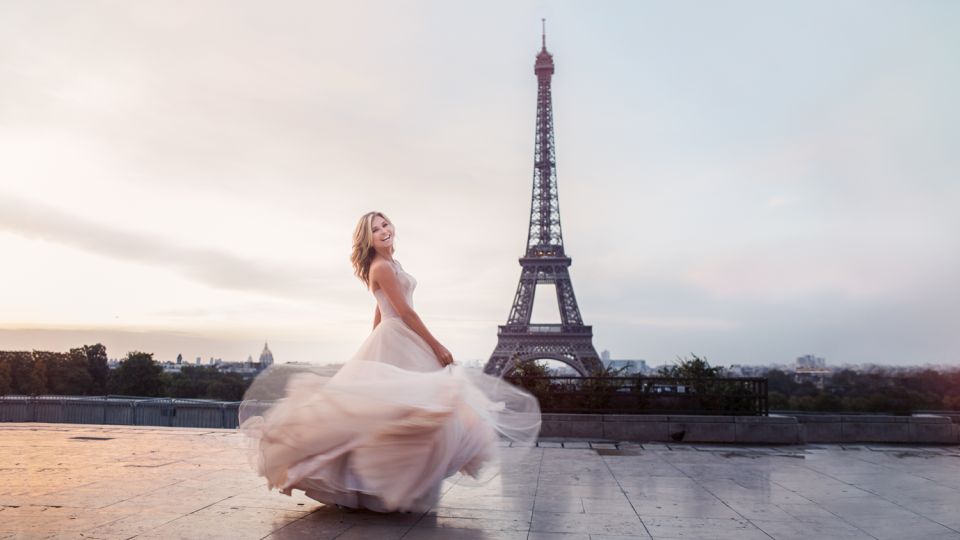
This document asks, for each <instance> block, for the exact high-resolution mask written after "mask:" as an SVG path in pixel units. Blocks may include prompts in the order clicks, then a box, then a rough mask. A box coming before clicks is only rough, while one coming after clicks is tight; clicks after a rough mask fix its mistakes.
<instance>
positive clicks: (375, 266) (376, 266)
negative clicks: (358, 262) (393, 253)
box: [370, 259, 389, 276]
mask: <svg viewBox="0 0 960 540" xmlns="http://www.w3.org/2000/svg"><path fill="white" fill-rule="evenodd" d="M388 267H389V265H388V264H387V261H385V260H383V259H374V260H372V261H370V275H371V276H373V275H382V274H383V273H384V271H385V270H386V269H387V268H388Z"/></svg>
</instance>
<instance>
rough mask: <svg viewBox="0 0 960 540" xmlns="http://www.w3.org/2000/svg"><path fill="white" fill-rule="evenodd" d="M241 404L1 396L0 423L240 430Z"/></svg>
mask: <svg viewBox="0 0 960 540" xmlns="http://www.w3.org/2000/svg"><path fill="white" fill-rule="evenodd" d="M239 407H240V403H239V402H224V401H212V400H204V399H179V398H147V397H131V396H0V422H52V423H65V424H108V425H123V426H167V427H200V428H227V429H231V428H235V427H237V418H238V410H239Z"/></svg>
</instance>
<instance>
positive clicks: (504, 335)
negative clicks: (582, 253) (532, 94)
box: [484, 29, 603, 375]
mask: <svg viewBox="0 0 960 540" xmlns="http://www.w3.org/2000/svg"><path fill="white" fill-rule="evenodd" d="M542 40H543V47H542V48H541V49H540V53H539V54H537V61H536V63H535V64H534V68H533V72H534V73H535V74H536V76H537V132H536V139H535V143H534V151H533V197H532V200H531V202H530V228H529V230H528V231H527V252H526V254H525V255H524V256H523V257H521V258H520V267H521V268H522V271H521V273H520V284H519V285H518V286H517V294H516V296H515V297H514V299H513V307H512V308H510V316H509V318H508V319H507V324H505V325H502V326H500V327H499V329H498V331H497V347H496V349H494V351H493V354H492V355H491V356H490V360H489V361H488V362H487V365H486V367H485V368H484V371H485V372H487V373H490V374H494V375H504V374H506V373H509V372H510V371H511V370H512V369H513V368H514V367H516V366H518V365H520V364H522V363H523V362H527V361H530V360H535V359H541V358H542V359H552V360H559V361H560V362H563V363H565V364H567V365H569V366H570V367H572V368H573V369H575V370H576V371H577V373H579V374H580V375H588V374H590V373H592V372H595V371H598V370H600V369H602V367H603V364H602V363H601V362H600V358H599V357H598V356H597V351H596V349H594V348H593V329H592V328H591V327H589V326H586V325H584V324H583V319H582V318H581V317H580V308H579V307H577V299H576V297H575V296H574V295H573V284H572V283H570V273H569V271H568V270H567V269H568V268H569V267H570V264H571V262H572V259H571V258H570V257H568V256H567V255H566V254H565V253H564V251H563V232H562V231H561V229H560V202H559V198H558V195H557V164H556V157H555V153H554V141H553V104H552V98H551V94H550V79H551V78H552V76H553V71H554V68H553V55H552V54H550V53H549V52H548V51H547V36H546V29H544V33H543V38H542ZM541 283H544V284H553V285H554V286H555V288H556V290H557V305H558V306H559V307H560V321H561V322H560V324H530V315H531V313H532V312H533V297H534V293H535V292H536V289H537V285H538V284H541Z"/></svg>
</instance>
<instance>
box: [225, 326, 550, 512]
mask: <svg viewBox="0 0 960 540" xmlns="http://www.w3.org/2000/svg"><path fill="white" fill-rule="evenodd" d="M318 371H319V369H318V368H316V367H310V366H288V365H279V366H271V367H270V368H268V369H267V370H266V371H264V372H263V373H261V374H260V375H259V376H258V377H257V378H256V379H255V380H254V382H253V384H252V385H251V386H250V388H249V389H248V390H247V393H246V395H245V396H244V401H243V403H242V404H241V407H240V422H241V423H240V430H241V431H242V432H243V433H244V434H246V435H247V436H248V437H249V439H248V440H249V442H250V458H251V464H252V465H253V467H254V468H255V470H256V471H257V473H258V474H260V475H262V476H264V477H265V478H266V480H267V485H268V487H270V488H274V487H275V488H278V489H279V490H280V491H281V492H283V493H287V494H290V493H291V491H292V490H293V489H301V490H303V491H304V492H305V493H306V495H307V496H309V497H312V498H314V499H316V500H318V501H321V502H324V503H335V504H339V505H342V506H348V507H351V508H367V509H371V510H375V511H379V512H391V511H397V510H400V511H406V510H411V511H414V510H426V509H428V508H430V507H431V506H432V505H433V504H434V503H435V502H436V500H437V498H438V496H439V489H440V485H441V483H442V482H443V480H444V479H445V478H447V477H450V476H452V475H455V474H458V473H459V474H462V475H465V476H467V477H469V478H470V479H472V481H476V482H483V481H485V480H488V479H490V478H492V477H493V476H495V475H496V474H498V473H499V450H500V448H501V447H502V446H504V445H503V442H507V441H509V442H511V443H513V444H512V445H511V446H514V447H517V446H520V447H529V446H533V445H534V444H535V443H536V439H537V435H538V434H539V431H540V409H539V406H538V404H537V401H536V399H535V398H534V397H533V396H531V395H530V394H528V393H527V392H525V391H523V390H520V389H518V388H516V387H514V386H512V385H511V384H509V383H507V382H505V381H503V380H502V379H499V378H497V377H491V376H489V375H485V374H483V373H482V372H480V370H478V369H469V368H465V367H463V366H459V365H452V366H447V367H445V368H443V369H440V366H439V364H438V362H437V359H436V357H435V356H434V354H433V351H432V350H431V349H430V347H429V346H428V345H427V344H426V342H424V341H423V339H421V338H420V336H418V335H417V334H416V333H414V332H413V331H412V330H411V329H410V328H409V327H408V326H406V325H405V324H404V323H403V322H402V321H400V320H399V319H393V318H390V319H385V320H384V321H383V322H381V323H380V324H379V325H378V326H377V328H376V329H374V331H373V332H372V333H371V334H370V336H369V337H368V338H367V339H366V341H364V343H363V345H361V347H360V350H359V351H358V352H357V353H356V355H354V357H353V358H352V359H350V360H349V361H348V362H347V363H346V364H345V365H344V366H343V368H341V369H340V370H339V371H338V372H337V373H336V375H334V376H333V377H325V376H322V375H320V374H319V373H318Z"/></svg>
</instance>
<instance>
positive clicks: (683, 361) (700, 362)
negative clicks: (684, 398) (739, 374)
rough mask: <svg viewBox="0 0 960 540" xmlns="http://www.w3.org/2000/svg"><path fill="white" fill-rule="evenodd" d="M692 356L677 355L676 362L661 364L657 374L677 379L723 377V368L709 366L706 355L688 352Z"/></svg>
mask: <svg viewBox="0 0 960 540" xmlns="http://www.w3.org/2000/svg"><path fill="white" fill-rule="evenodd" d="M690 356H692V357H693V358H683V357H679V356H678V357H677V363H676V364H674V365H672V366H661V367H660V369H658V370H657V375H659V376H661V377H674V378H678V379H714V378H717V377H723V376H724V375H725V370H724V368H723V367H721V366H715V367H711V366H710V362H707V359H706V357H704V358H700V357H699V356H697V355H695V354H693V353H690Z"/></svg>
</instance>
